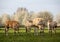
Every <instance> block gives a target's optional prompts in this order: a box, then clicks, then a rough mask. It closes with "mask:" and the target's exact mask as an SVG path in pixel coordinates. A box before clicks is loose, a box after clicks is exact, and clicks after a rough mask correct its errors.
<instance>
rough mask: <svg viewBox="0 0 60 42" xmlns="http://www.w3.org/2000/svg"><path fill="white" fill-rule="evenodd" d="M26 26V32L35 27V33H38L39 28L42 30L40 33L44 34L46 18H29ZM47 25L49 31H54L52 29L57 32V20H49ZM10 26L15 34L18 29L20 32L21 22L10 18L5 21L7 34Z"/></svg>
mask: <svg viewBox="0 0 60 42" xmlns="http://www.w3.org/2000/svg"><path fill="white" fill-rule="evenodd" d="M24 26H25V28H26V32H29V31H30V30H31V27H34V35H38V30H40V33H41V34H43V33H44V29H45V20H44V19H43V18H35V19H33V20H27V21H26V23H25V25H24ZM47 27H48V30H49V33H52V31H54V33H56V27H57V22H55V21H51V20H48V21H47ZM9 28H12V29H13V30H14V34H15V33H16V31H17V32H18V33H19V28H20V24H19V22H17V21H10V20H9V21H6V22H5V34H6V35H7V34H8V30H9Z"/></svg>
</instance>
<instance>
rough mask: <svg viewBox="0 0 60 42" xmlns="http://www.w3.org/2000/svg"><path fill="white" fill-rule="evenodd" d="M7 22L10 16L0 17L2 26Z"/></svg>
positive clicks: (5, 14)
mask: <svg viewBox="0 0 60 42" xmlns="http://www.w3.org/2000/svg"><path fill="white" fill-rule="evenodd" d="M7 20H10V16H9V15H8V14H7V13H4V14H3V15H2V24H3V25H4V24H5V22H6V21H7Z"/></svg>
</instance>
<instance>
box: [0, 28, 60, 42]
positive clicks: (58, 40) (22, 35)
mask: <svg viewBox="0 0 60 42" xmlns="http://www.w3.org/2000/svg"><path fill="white" fill-rule="evenodd" d="M56 31H57V33H56V34H54V33H53V34H52V36H51V35H50V34H49V33H48V30H47V29H45V31H44V32H45V33H44V35H43V36H42V35H40V33H39V35H34V29H31V32H29V33H26V32H25V28H20V31H19V35H18V33H16V35H14V33H13V29H10V30H9V33H8V34H9V35H8V36H5V33H4V28H0V42H60V29H59V28H57V30H56Z"/></svg>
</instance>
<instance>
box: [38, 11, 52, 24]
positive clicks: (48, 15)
mask: <svg viewBox="0 0 60 42" xmlns="http://www.w3.org/2000/svg"><path fill="white" fill-rule="evenodd" d="M37 17H39V18H44V19H45V23H47V21H48V20H53V15H52V14H51V13H50V12H48V11H44V12H39V13H38V16H37Z"/></svg>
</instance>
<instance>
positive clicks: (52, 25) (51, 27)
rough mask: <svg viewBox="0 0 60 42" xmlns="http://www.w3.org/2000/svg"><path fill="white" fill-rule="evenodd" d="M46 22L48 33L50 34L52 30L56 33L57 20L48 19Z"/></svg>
mask: <svg viewBox="0 0 60 42" xmlns="http://www.w3.org/2000/svg"><path fill="white" fill-rule="evenodd" d="M47 24H48V31H49V33H51V34H52V32H53V31H54V33H55V34H56V28H57V22H56V21H51V20H48V22H47Z"/></svg>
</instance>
